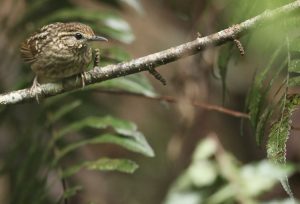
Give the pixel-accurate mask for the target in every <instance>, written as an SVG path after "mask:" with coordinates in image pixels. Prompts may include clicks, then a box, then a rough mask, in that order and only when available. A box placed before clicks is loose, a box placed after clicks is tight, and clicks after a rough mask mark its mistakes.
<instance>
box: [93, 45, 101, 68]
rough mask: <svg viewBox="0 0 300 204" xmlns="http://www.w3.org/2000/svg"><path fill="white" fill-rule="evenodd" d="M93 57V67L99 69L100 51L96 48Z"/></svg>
mask: <svg viewBox="0 0 300 204" xmlns="http://www.w3.org/2000/svg"><path fill="white" fill-rule="evenodd" d="M94 53H95V57H94V66H93V67H99V63H100V50H99V49H98V48H96V49H94Z"/></svg>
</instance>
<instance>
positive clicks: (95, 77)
mask: <svg viewBox="0 0 300 204" xmlns="http://www.w3.org/2000/svg"><path fill="white" fill-rule="evenodd" d="M299 8H300V0H297V1H294V2H292V3H290V4H287V5H285V6H282V7H280V8H277V9H274V10H270V11H265V12H264V13H262V14H260V15H258V16H255V17H253V18H251V19H248V20H246V21H244V22H242V23H240V24H237V25H233V26H231V27H229V28H227V29H224V30H221V31H219V32H217V33H214V34H212V35H209V36H205V37H202V38H197V39H196V40H193V41H190V42H187V43H184V44H181V45H179V46H176V47H172V48H169V49H167V50H164V51H161V52H157V53H154V54H151V55H148V56H145V57H141V58H138V59H133V60H131V61H129V62H124V63H119V64H115V65H108V66H105V67H96V68H95V69H93V70H91V71H88V72H86V85H89V84H94V83H98V82H101V81H105V80H108V79H112V78H117V77H121V76H126V75H129V74H134V73H137V72H142V71H147V70H151V69H153V68H155V67H158V66H160V65H164V64H167V63H170V62H173V61H176V60H178V59H180V58H183V57H186V56H190V55H194V54H197V53H199V52H201V51H203V50H205V49H206V48H208V47H211V46H219V45H222V44H224V43H226V42H230V41H233V40H234V39H238V38H239V37H241V36H243V35H245V34H246V33H248V32H249V31H251V30H253V29H255V28H257V27H259V26H261V25H262V24H264V23H268V22H271V21H274V20H280V19H282V17H284V16H286V15H288V14H291V13H292V12H295V11H296V10H298V9H299ZM80 87H81V83H80V81H79V80H76V77H72V78H69V79H66V80H64V81H63V82H60V83H51V84H50V83H49V84H42V85H41V87H40V89H39V90H37V91H36V94H38V95H43V96H44V97H49V96H54V95H57V94H61V93H64V92H68V91H71V90H74V89H79V88H80ZM32 100H35V96H33V95H32V94H31V93H30V89H22V90H17V91H12V92H9V93H4V94H2V95H0V105H6V104H16V103H21V102H26V101H32Z"/></svg>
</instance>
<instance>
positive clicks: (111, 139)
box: [55, 133, 154, 163]
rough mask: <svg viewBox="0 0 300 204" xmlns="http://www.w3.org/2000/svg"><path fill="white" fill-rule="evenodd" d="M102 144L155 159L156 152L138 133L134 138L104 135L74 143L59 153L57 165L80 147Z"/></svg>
mask: <svg viewBox="0 0 300 204" xmlns="http://www.w3.org/2000/svg"><path fill="white" fill-rule="evenodd" d="M101 143H111V144H116V145H119V146H121V147H124V148H125V149H127V150H130V151H132V152H136V153H140V154H143V155H144V156H148V157H153V156H154V152H153V150H152V148H151V147H150V146H149V144H148V143H147V141H146V140H145V139H144V137H142V134H141V133H140V134H138V133H136V134H135V135H134V136H133V137H132V136H126V135H117V134H102V135H98V136H96V137H94V138H91V139H84V140H82V141H79V142H75V143H72V144H70V145H68V146H66V147H64V148H63V149H61V150H60V151H58V153H57V158H56V161H55V163H57V161H58V160H60V159H61V158H62V157H64V156H65V155H66V154H68V153H70V152H72V151H74V150H76V149H78V148H79V147H82V146H85V145H88V144H101Z"/></svg>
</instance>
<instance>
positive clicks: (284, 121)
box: [267, 95, 300, 164]
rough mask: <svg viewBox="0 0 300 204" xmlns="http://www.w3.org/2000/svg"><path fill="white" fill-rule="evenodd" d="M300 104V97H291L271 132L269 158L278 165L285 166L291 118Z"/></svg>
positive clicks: (268, 146)
mask: <svg viewBox="0 0 300 204" xmlns="http://www.w3.org/2000/svg"><path fill="white" fill-rule="evenodd" d="M299 104H300V96H299V95H293V96H290V97H289V98H288V99H287V100H286V102H285V105H284V109H283V112H282V115H281V117H280V118H279V119H278V121H277V122H275V123H274V124H273V125H272V127H271V130H270V134H269V140H268V144H267V153H268V158H269V159H270V160H271V161H273V162H274V163H276V164H285V154H286V142H287V139H288V136H289V131H290V129H291V119H290V118H291V116H292V113H293V112H294V110H295V109H296V107H297V106H298V105H299Z"/></svg>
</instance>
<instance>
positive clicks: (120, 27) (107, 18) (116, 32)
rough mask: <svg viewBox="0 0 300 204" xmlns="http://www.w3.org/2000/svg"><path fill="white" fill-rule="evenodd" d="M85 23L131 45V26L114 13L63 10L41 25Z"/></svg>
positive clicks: (50, 16)
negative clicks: (72, 22)
mask: <svg viewBox="0 0 300 204" xmlns="http://www.w3.org/2000/svg"><path fill="white" fill-rule="evenodd" d="M56 21H62V22H69V21H83V22H84V21H85V22H87V23H88V24H89V25H90V26H92V27H93V29H94V31H95V32H96V33H99V34H103V35H106V36H109V37H110V38H113V39H116V40H119V41H121V42H124V43H131V42H132V41H133V40H134V38H135V37H134V35H133V33H132V31H131V28H130V26H129V24H128V23H127V22H126V21H124V20H123V19H122V18H121V17H120V16H119V15H117V14H116V13H113V12H103V11H102V12H98V11H91V10H86V9H81V8H80V9H79V8H71V9H69V8H63V9H60V10H57V11H56V12H54V13H52V14H51V15H48V16H47V17H46V18H44V19H42V20H41V21H40V22H39V24H40V25H44V24H47V23H50V22H56Z"/></svg>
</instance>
